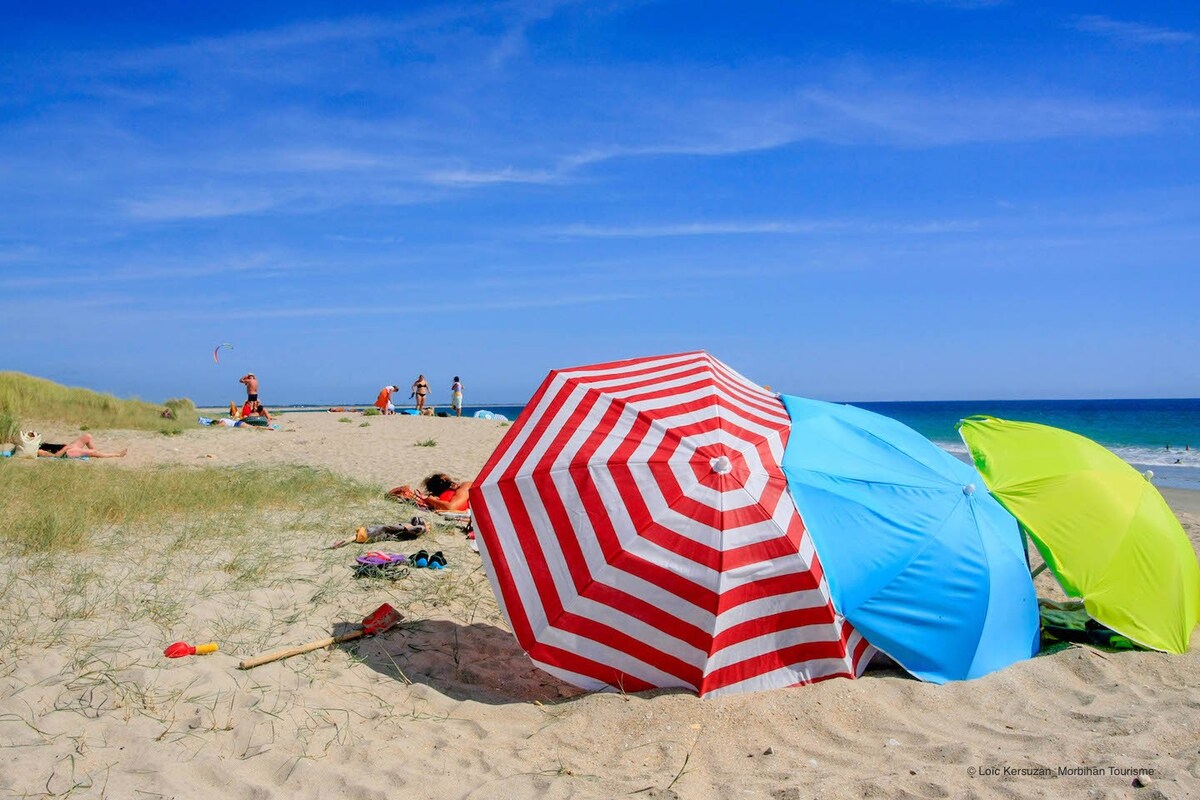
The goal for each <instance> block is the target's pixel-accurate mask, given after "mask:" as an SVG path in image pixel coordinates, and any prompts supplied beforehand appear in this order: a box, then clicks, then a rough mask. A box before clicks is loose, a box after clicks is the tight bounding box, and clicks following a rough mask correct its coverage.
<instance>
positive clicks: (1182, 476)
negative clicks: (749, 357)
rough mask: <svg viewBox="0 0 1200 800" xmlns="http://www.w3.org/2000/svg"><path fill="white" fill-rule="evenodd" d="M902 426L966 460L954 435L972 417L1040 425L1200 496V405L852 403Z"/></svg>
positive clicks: (1160, 402) (1190, 402)
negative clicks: (1099, 446) (1096, 446)
mask: <svg viewBox="0 0 1200 800" xmlns="http://www.w3.org/2000/svg"><path fill="white" fill-rule="evenodd" d="M853 405H856V406H860V407H861V408H865V409H868V410H870V411H875V412H877V413H879V414H884V415H885V416H889V417H892V418H893V419H897V420H900V421H901V422H903V423H904V424H905V425H908V426H909V427H910V428H913V429H914V430H916V431H918V432H919V433H922V434H924V435H925V436H926V437H927V438H929V439H930V440H932V441H934V442H936V443H937V444H939V445H941V446H942V447H944V448H946V449H947V450H949V451H950V452H951V453H954V454H955V455H958V456H960V457H963V458H966V457H967V448H966V446H965V445H964V444H963V442H962V439H960V438H959V436H958V431H957V430H955V427H954V426H955V423H957V422H958V420H960V419H962V418H964V417H969V416H971V415H973V414H988V415H990V416H993V417H1002V418H1004V419H1012V420H1022V421H1025V422H1040V423H1042V424H1043V425H1053V426H1054V427H1056V428H1064V429H1066V430H1069V431H1074V432H1075V433H1078V434H1081V435H1083V436H1086V437H1088V438H1089V439H1092V440H1094V441H1096V442H1099V443H1100V444H1102V445H1104V446H1105V447H1107V448H1108V449H1109V450H1112V451H1113V452H1114V453H1116V454H1117V455H1119V456H1120V457H1121V458H1123V459H1124V460H1125V461H1127V462H1128V463H1130V464H1132V465H1134V466H1135V467H1137V468H1138V470H1139V471H1145V470H1147V469H1152V470H1154V476H1155V477H1154V483H1155V485H1157V486H1170V487H1174V488H1179V489H1196V490H1200V452H1197V448H1198V447H1200V399H1187V400H971V401H941V402H920V403H916V402H913V403H854V404H853Z"/></svg>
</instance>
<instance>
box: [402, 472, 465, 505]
mask: <svg viewBox="0 0 1200 800" xmlns="http://www.w3.org/2000/svg"><path fill="white" fill-rule="evenodd" d="M423 483H424V486H425V491H423V492H422V491H420V490H413V489H412V488H411V487H409V486H397V487H396V488H395V489H392V490H391V491H390V492H388V494H389V495H390V496H392V497H395V498H396V499H398V500H412V501H413V502H414V503H416V504H417V505H419V506H422V507H423V508H428V509H430V510H431V511H466V510H467V507H468V506H469V505H470V491H471V482H470V481H463V482H462V483H456V482H455V481H454V479H453V478H451V477H450V476H449V475H447V474H446V473H444V472H435V473H433V474H432V475H430V476H429V477H428V478H426V479H425V480H424V482H423Z"/></svg>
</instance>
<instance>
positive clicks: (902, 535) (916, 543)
mask: <svg viewBox="0 0 1200 800" xmlns="http://www.w3.org/2000/svg"><path fill="white" fill-rule="evenodd" d="M783 402H784V405H785V406H786V407H787V410H788V413H789V414H790V416H791V421H792V431H791V438H790V439H789V440H788V445H787V452H786V453H785V454H784V457H783V471H784V473H785V474H786V475H787V478H788V485H789V487H790V489H791V492H792V495H793V497H794V498H795V500H796V505H797V507H798V508H799V509H800V515H801V517H803V519H804V524H805V527H806V529H807V530H808V533H809V535H811V536H812V539H813V542H814V544H815V546H816V549H817V552H818V553H819V554H820V556H821V563H822V565H823V566H824V567H825V570H826V574H827V576H828V582H829V588H830V591H831V592H832V595H833V603H834V608H836V609H837V610H838V611H839V612H840V613H842V614H844V615H845V617H846V619H848V620H849V621H850V622H851V623H852V624H853V625H854V627H855V629H856V630H858V631H859V632H860V633H861V634H862V635H863V636H865V637H866V638H867V640H868V641H870V642H871V644H872V645H874V646H876V647H878V648H879V649H880V650H882V651H884V652H885V653H887V654H888V655H890V656H891V657H892V658H894V659H895V660H896V661H897V662H898V663H899V664H900V665H901V666H903V667H904V668H905V669H906V670H908V671H909V672H911V673H912V674H913V675H915V676H917V677H918V678H921V679H922V680H927V681H933V682H936V683H942V682H945V681H948V680H963V679H966V678H974V677H978V676H981V675H985V674H987V673H989V672H992V671H994V670H997V669H1001V668H1003V667H1006V666H1008V665H1009V664H1012V663H1013V662H1015V661H1019V660H1021V659H1025V658H1029V657H1030V656H1031V655H1033V654H1034V653H1036V652H1037V648H1038V638H1039V637H1038V633H1039V628H1038V610H1037V598H1036V596H1035V594H1034V591H1033V583H1032V581H1031V580H1030V577H1029V570H1028V567H1027V564H1026V560H1025V552H1024V542H1023V540H1022V539H1021V534H1020V531H1019V530H1018V528H1017V524H1016V521H1015V520H1014V519H1013V518H1012V515H1010V514H1009V513H1008V512H1007V511H1005V510H1004V508H1002V507H1001V506H1000V505H999V504H998V503H997V502H996V501H995V500H994V499H993V498H992V497H990V496H989V495H988V492H987V490H986V489H985V488H984V487H983V486H982V485H981V481H980V478H979V476H978V475H977V474H976V472H975V470H973V469H971V468H970V467H969V466H967V465H966V464H964V463H962V462H961V461H959V460H958V459H956V458H954V457H953V456H951V455H950V454H949V453H947V452H946V451H944V450H942V449H941V448H939V447H937V446H936V445H934V444H933V443H932V442H930V441H929V440H928V439H926V438H925V437H923V436H921V435H920V434H919V433H917V432H916V431H914V430H912V429H911V428H909V427H907V426H905V425H903V424H902V423H900V422H897V421H896V420H893V419H890V418H888V417H884V416H881V415H879V414H874V413H872V412H869V411H866V410H863V409H860V408H855V407H854V406H846V405H837V404H834V403H824V402H820V401H816V400H805V399H802V398H799V397H784V398H783Z"/></svg>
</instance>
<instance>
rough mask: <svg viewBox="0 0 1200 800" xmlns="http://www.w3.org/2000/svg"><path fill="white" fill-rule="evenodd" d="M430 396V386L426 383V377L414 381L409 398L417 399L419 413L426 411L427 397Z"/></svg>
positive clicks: (421, 376) (422, 376) (419, 376)
mask: <svg viewBox="0 0 1200 800" xmlns="http://www.w3.org/2000/svg"><path fill="white" fill-rule="evenodd" d="M428 394H429V384H428V383H426V382H425V376H424V375H418V376H417V379H416V380H415V381H413V385H412V394H411V395H409V397H415V398H417V413H418V414H420V413H421V412H422V411H424V410H425V396H426V395H428Z"/></svg>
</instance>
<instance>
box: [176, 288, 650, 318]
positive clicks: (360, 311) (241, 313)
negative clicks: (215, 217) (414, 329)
mask: <svg viewBox="0 0 1200 800" xmlns="http://www.w3.org/2000/svg"><path fill="white" fill-rule="evenodd" d="M461 295H462V293H461V292H460V297H459V298H458V299H455V300H451V301H445V302H436V301H434V302H431V301H428V300H424V299H422V300H418V301H413V302H408V303H394V304H389V305H386V306H365V305H355V306H329V305H313V306H295V307H291V308H283V307H272V308H261V307H255V308H245V309H220V308H218V309H211V310H205V311H203V312H188V311H182V312H180V314H179V316H184V317H202V318H205V319H266V318H270V319H296V318H300V319H305V318H321V317H347V316H362V315H364V314H366V315H371V314H378V315H382V316H395V315H396V314H402V313H408V312H413V313H423V314H435V313H442V312H449V311H461V310H462V308H463V306H464V303H467V302H468V301H467V300H465V299H463V297H462V296H461ZM660 296H661V295H660V294H659V293H654V294H651V293H649V292H645V293H637V292H598V293H594V294H583V293H580V294H561V295H544V296H540V297H538V296H527V297H516V298H511V299H495V300H488V299H472V300H470V301H469V306H470V308H471V309H472V311H475V312H478V311H523V310H527V309H535V308H560V307H569V306H590V305H604V304H608V303H620V302H628V301H632V300H648V299H653V298H655V297H660Z"/></svg>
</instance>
